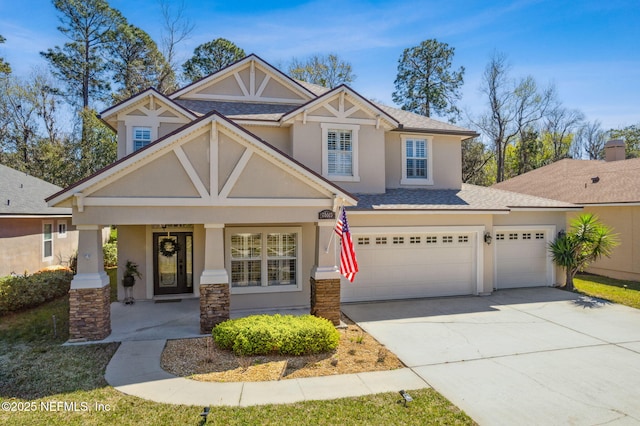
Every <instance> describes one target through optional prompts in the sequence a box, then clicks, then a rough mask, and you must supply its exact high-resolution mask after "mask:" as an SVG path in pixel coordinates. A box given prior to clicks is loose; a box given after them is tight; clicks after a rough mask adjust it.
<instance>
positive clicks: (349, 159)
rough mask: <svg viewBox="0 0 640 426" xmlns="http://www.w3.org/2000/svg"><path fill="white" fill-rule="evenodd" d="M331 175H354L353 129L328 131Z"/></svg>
mask: <svg viewBox="0 0 640 426" xmlns="http://www.w3.org/2000/svg"><path fill="white" fill-rule="evenodd" d="M327 149H328V151H329V157H328V163H329V164H328V165H329V174H330V175H339V176H353V144H352V137H351V130H329V131H328V132H327Z"/></svg>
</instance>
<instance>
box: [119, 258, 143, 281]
mask: <svg viewBox="0 0 640 426" xmlns="http://www.w3.org/2000/svg"><path fill="white" fill-rule="evenodd" d="M136 277H138V278H142V275H140V272H139V271H138V264H137V263H135V262H132V261H130V260H127V264H126V266H125V267H124V277H123V278H122V285H123V286H125V287H133V285H134V284H135V283H136Z"/></svg>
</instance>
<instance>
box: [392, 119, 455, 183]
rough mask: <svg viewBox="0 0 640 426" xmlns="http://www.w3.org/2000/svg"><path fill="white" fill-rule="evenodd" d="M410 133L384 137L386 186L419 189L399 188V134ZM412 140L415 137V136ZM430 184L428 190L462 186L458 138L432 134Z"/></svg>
mask: <svg viewBox="0 0 640 426" xmlns="http://www.w3.org/2000/svg"><path fill="white" fill-rule="evenodd" d="M403 134H405V135H410V133H400V132H389V133H387V134H386V137H385V144H386V146H385V156H386V164H385V167H386V187H387V188H402V187H411V188H415V187H418V188H419V187H420V186H416V185H403V184H401V180H402V139H401V138H402V135H403ZM416 137H419V135H418V136H416ZM432 151H433V153H432V167H433V185H428V186H424V188H430V189H459V188H461V187H462V156H461V142H460V138H459V137H454V136H443V135H435V136H433V140H432Z"/></svg>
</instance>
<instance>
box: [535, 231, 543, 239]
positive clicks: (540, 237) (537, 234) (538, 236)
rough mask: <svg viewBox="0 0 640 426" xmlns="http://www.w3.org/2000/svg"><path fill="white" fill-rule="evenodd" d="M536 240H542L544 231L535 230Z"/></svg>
mask: <svg viewBox="0 0 640 426" xmlns="http://www.w3.org/2000/svg"><path fill="white" fill-rule="evenodd" d="M536 240H544V232H536Z"/></svg>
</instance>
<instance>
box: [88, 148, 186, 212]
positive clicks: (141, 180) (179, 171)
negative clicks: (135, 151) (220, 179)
mask: <svg viewBox="0 0 640 426" xmlns="http://www.w3.org/2000/svg"><path fill="white" fill-rule="evenodd" d="M91 195H92V196H94V197H142V198H144V197H172V196H173V197H177V196H181V197H198V196H199V194H198V191H197V190H196V189H195V187H194V186H193V183H192V182H191V180H190V179H189V176H188V175H187V173H186V172H185V170H184V168H183V167H182V165H181V164H180V161H179V160H178V158H177V157H176V155H175V154H174V153H173V152H170V153H168V154H165V155H163V156H162V157H160V158H157V159H156V160H154V161H153V162H152V163H149V164H146V165H144V166H142V167H140V168H138V169H136V170H133V171H132V172H131V173H128V174H126V175H124V176H122V177H120V178H119V179H117V180H116V181H115V182H113V183H111V184H109V185H107V186H105V187H104V188H102V189H100V190H98V191H96V192H94V193H93V194H91ZM106 223H110V222H106Z"/></svg>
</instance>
